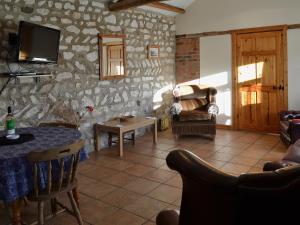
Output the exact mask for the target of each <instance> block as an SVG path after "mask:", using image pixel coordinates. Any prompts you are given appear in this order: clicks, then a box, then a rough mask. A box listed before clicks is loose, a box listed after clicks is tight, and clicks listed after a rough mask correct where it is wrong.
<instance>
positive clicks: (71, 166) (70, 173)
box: [66, 155, 75, 185]
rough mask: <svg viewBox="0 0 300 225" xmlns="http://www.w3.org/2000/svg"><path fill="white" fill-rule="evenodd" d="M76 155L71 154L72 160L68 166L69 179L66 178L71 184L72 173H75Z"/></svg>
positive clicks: (67, 182)
mask: <svg viewBox="0 0 300 225" xmlns="http://www.w3.org/2000/svg"><path fill="white" fill-rule="evenodd" d="M74 157H75V156H74V155H72V156H71V162H70V165H69V168H68V172H67V179H66V184H67V185H69V184H70V182H71V178H72V173H73V165H74Z"/></svg>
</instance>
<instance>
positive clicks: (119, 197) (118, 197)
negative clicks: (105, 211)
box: [101, 189, 142, 208]
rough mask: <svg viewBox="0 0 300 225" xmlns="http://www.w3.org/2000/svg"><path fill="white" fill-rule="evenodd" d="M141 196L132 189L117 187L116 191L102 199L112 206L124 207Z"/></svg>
mask: <svg viewBox="0 0 300 225" xmlns="http://www.w3.org/2000/svg"><path fill="white" fill-rule="evenodd" d="M141 197H142V196H141V195H139V194H137V193H134V192H131V191H127V190H124V189H116V190H115V191H113V192H111V193H110V194H108V195H106V196H104V197H103V198H101V200H102V201H103V202H105V203H108V204H110V205H112V206H115V207H118V208H124V207H126V206H127V205H129V204H132V203H133V202H134V201H136V200H138V199H139V198H141Z"/></svg>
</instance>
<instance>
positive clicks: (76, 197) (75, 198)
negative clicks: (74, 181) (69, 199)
mask: <svg viewBox="0 0 300 225" xmlns="http://www.w3.org/2000/svg"><path fill="white" fill-rule="evenodd" d="M72 192H73V197H74V200H75V202H76V205H77V207H78V209H79V194H78V190H77V188H74V189H73V190H72Z"/></svg>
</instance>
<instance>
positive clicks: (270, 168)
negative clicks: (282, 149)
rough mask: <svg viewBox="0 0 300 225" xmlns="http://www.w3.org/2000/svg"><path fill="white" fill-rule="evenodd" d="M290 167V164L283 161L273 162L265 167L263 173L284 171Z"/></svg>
mask: <svg viewBox="0 0 300 225" xmlns="http://www.w3.org/2000/svg"><path fill="white" fill-rule="evenodd" d="M287 166H289V164H288V163H285V162H282V161H272V162H266V163H265V164H264V167H263V171H265V172H267V171H275V170H278V169H282V168H285V167H287Z"/></svg>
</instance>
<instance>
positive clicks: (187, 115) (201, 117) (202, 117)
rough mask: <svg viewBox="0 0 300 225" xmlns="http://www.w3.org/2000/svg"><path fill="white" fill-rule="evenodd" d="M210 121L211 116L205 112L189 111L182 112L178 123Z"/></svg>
mask: <svg viewBox="0 0 300 225" xmlns="http://www.w3.org/2000/svg"><path fill="white" fill-rule="evenodd" d="M208 120H211V114H209V113H208V112H206V111H200V110H197V109H195V110H191V111H182V112H181V113H180V116H179V121H208Z"/></svg>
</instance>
